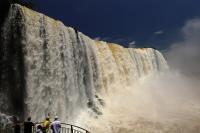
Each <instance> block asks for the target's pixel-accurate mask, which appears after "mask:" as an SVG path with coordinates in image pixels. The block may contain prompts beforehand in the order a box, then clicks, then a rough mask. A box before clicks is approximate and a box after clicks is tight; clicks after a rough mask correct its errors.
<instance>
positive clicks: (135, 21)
mask: <svg viewBox="0 0 200 133" xmlns="http://www.w3.org/2000/svg"><path fill="white" fill-rule="evenodd" d="M37 5H38V8H39V11H40V12H42V13H44V14H46V15H48V16H51V17H53V18H55V19H59V20H61V21H62V22H63V23H64V24H65V25H67V26H72V27H76V28H77V29H78V30H79V31H81V32H83V33H84V34H86V35H88V36H90V37H91V38H97V39H102V40H106V41H109V42H116V43H120V44H123V45H125V46H128V45H129V43H131V44H132V43H133V42H134V45H136V46H137V47H154V48H157V49H165V48H167V47H168V46H169V44H171V42H173V41H176V40H177V39H179V29H181V28H182V27H183V25H184V24H185V23H186V21H188V20H190V19H193V18H198V17H200V0H48V1H46V0H37Z"/></svg>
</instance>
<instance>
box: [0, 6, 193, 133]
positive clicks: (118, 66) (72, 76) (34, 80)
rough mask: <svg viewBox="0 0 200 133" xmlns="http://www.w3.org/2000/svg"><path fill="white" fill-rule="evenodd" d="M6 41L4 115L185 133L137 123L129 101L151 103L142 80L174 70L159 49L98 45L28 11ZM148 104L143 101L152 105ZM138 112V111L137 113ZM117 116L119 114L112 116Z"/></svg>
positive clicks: (0, 74)
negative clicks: (57, 118)
mask: <svg viewBox="0 0 200 133" xmlns="http://www.w3.org/2000/svg"><path fill="white" fill-rule="evenodd" d="M0 43H1V45H0V48H1V56H0V112H1V113H3V114H6V115H17V116H19V117H21V118H22V119H23V118H26V117H27V116H29V115H31V116H32V119H33V120H35V121H41V120H42V119H43V118H44V117H45V116H46V115H47V114H48V113H51V114H52V116H54V115H58V116H59V118H60V119H61V120H62V121H66V122H69V123H78V124H80V125H82V126H85V127H86V128H90V129H91V130H92V131H93V132H99V133H100V132H106V131H107V132H113V133H119V132H121V133H122V132H124V133H125V132H128V133H129V132H130V133H131V132H137V133H143V132H148V133H150V132H155V131H157V132H159V133H162V132H163V133H165V132H168V131H170V130H168V129H169V127H170V128H171V131H173V132H178V131H179V129H180V128H177V126H176V125H174V124H173V123H171V125H170V126H169V125H168V126H167V127H166V126H163V125H165V124H163V123H156V122H151V119H144V118H140V119H137V120H134V118H136V117H135V115H137V113H135V112H136V109H137V107H138V106H139V105H137V104H136V103H133V104H130V103H129V102H131V101H134V100H137V97H140V96H142V95H143V93H144V95H143V96H144V99H145V96H147V97H148V95H146V93H148V91H149V90H146V91H145V90H142V91H141V92H140V91H139V89H137V88H138V86H140V85H138V84H140V83H139V82H143V83H144V80H145V79H144V78H145V77H148V76H147V75H152V74H154V73H158V71H160V72H161V71H163V70H166V69H167V68H168V66H167V63H166V61H165V59H164V57H163V56H162V54H161V53H160V52H159V51H157V50H154V49H152V48H143V49H134V48H124V47H122V46H120V45H117V44H112V43H107V42H103V41H95V40H92V39H90V38H89V37H87V36H85V35H84V34H82V33H81V32H78V31H77V30H75V29H73V28H70V27H66V26H65V25H64V24H63V23H62V22H60V21H56V20H54V19H51V18H49V17H47V16H45V15H43V14H40V13H37V12H34V11H32V10H29V9H27V8H25V7H22V6H20V5H12V6H11V8H10V11H9V13H8V17H7V19H6V21H5V23H4V25H3V27H2V32H1V42H0ZM141 80H142V81H141ZM143 87H144V86H143ZM140 88H141V87H140ZM149 92H150V91H149ZM148 100H149V99H147V101H145V100H144V101H143V103H146V104H148ZM118 104H120V105H118ZM144 105H145V104H144ZM130 106H132V107H133V108H134V107H135V110H132V109H133V108H131V110H129V109H130ZM140 106H142V105H140ZM104 108H105V109H104ZM151 108H152V107H151ZM140 109H144V110H146V109H147V108H143V107H140ZM126 111H127V112H126ZM111 112H112V113H113V114H115V115H113V116H111V115H109V114H112V113H111ZM130 112H134V113H135V114H129V113H130ZM151 112H152V110H151ZM122 113H123V115H122ZM151 115H152V114H147V115H146V116H151ZM116 116H118V117H117V118H116ZM132 116H133V118H132ZM143 116H144V115H143ZM113 117H115V119H114V118H113ZM112 120H114V121H113V122H112ZM131 120H132V122H130V121H131ZM95 124H96V125H95ZM100 124H102V126H103V127H102V128H101V126H100ZM126 124H129V125H126ZM97 125H98V126H97ZM111 125H112V126H111ZM119 125H121V126H120V128H117V127H118V126H119ZM104 127H105V128H104ZM131 127H133V128H134V129H133V128H131ZM144 127H145V128H144ZM111 128H112V129H111ZM97 130H98V131H97ZM195 131H196V130H195Z"/></svg>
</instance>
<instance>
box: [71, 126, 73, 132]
mask: <svg viewBox="0 0 200 133" xmlns="http://www.w3.org/2000/svg"><path fill="white" fill-rule="evenodd" d="M71 133H73V126H72V125H71Z"/></svg>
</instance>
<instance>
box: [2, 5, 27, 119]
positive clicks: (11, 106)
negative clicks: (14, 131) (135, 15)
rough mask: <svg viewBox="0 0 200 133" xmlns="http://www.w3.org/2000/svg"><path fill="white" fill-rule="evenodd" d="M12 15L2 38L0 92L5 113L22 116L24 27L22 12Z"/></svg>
mask: <svg viewBox="0 0 200 133" xmlns="http://www.w3.org/2000/svg"><path fill="white" fill-rule="evenodd" d="M12 8H13V7H12ZM12 8H11V9H12ZM12 10H14V9H12ZM9 15H11V14H9ZM12 15H13V16H12V17H9V18H8V19H7V20H5V24H4V25H3V28H2V32H1V38H0V40H1V45H0V49H1V56H0V83H1V84H0V85H1V86H0V91H1V92H3V93H1V98H0V101H1V105H2V108H1V110H3V112H5V113H11V114H16V115H19V116H22V114H23V109H24V107H23V102H24V100H23V98H24V94H23V93H24V89H25V86H24V81H25V80H24V70H23V69H24V67H23V66H24V64H23V63H24V60H23V51H22V45H21V41H22V40H23V39H22V32H23V26H22V23H21V22H22V16H21V14H20V12H19V11H16V12H15V14H12Z"/></svg>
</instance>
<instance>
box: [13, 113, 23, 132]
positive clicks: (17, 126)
mask: <svg viewBox="0 0 200 133" xmlns="http://www.w3.org/2000/svg"><path fill="white" fill-rule="evenodd" d="M12 127H13V128H14V133H20V131H21V125H20V121H19V118H17V117H16V116H14V117H13V126H12Z"/></svg>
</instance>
